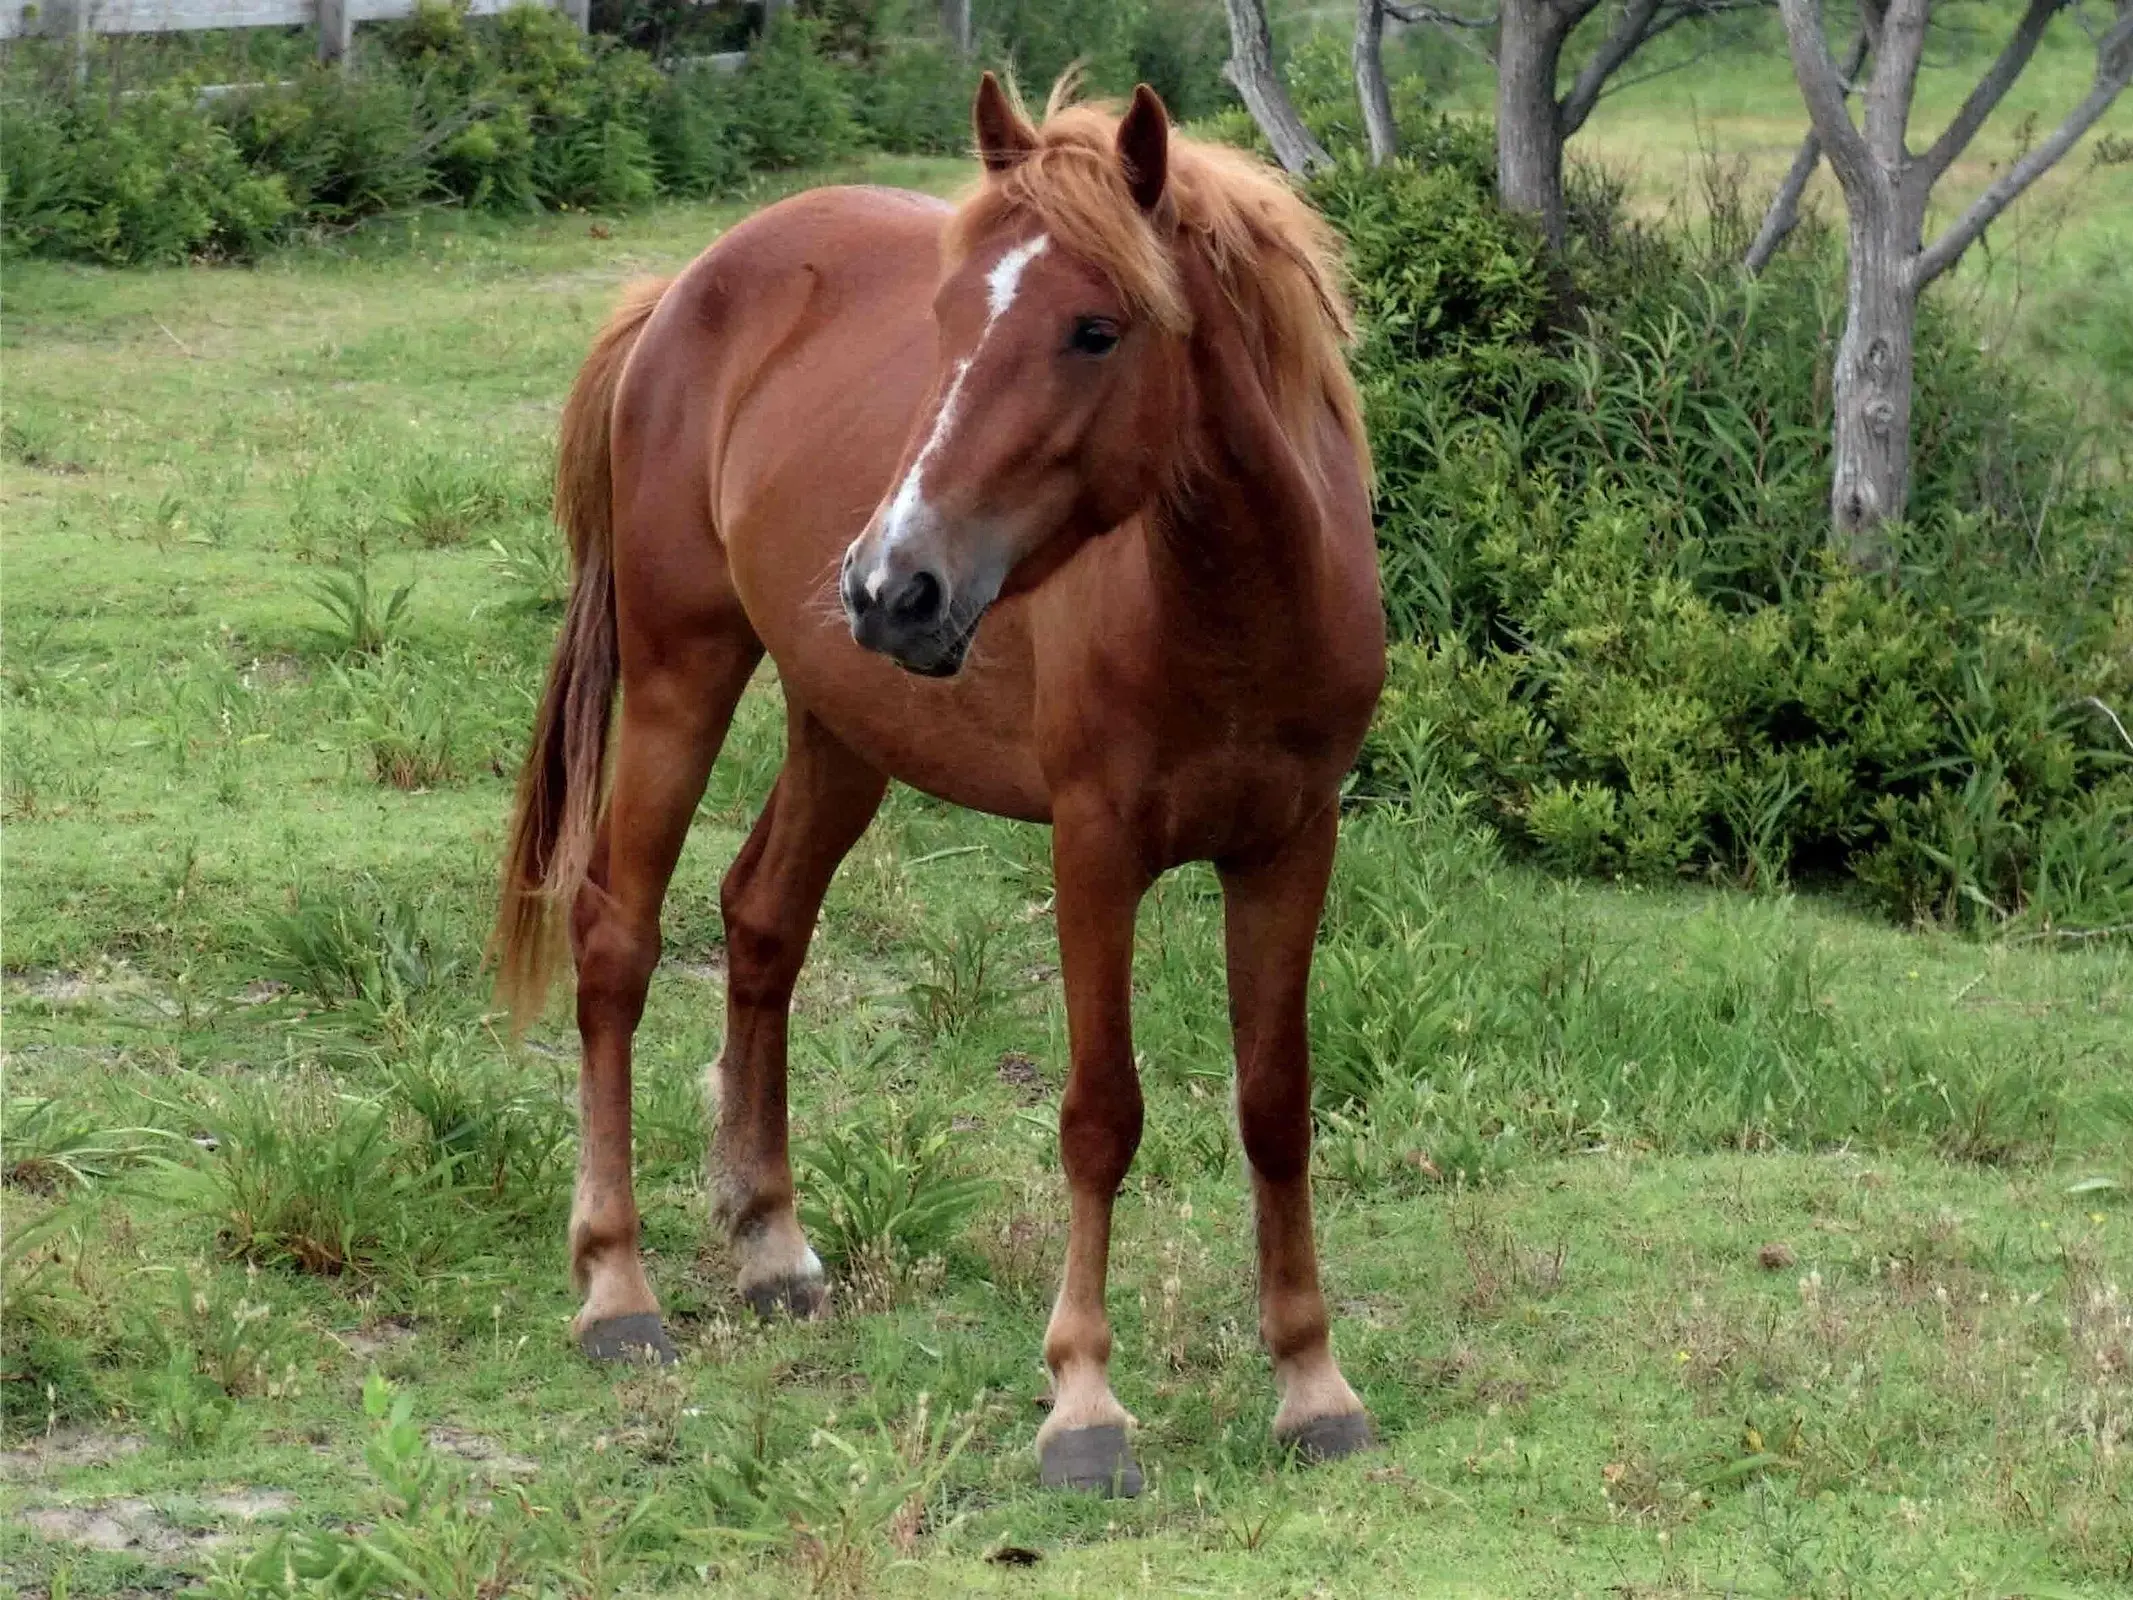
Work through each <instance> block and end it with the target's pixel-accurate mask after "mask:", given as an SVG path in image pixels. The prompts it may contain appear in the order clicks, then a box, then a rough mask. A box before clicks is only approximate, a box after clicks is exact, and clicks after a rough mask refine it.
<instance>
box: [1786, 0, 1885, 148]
mask: <svg viewBox="0 0 2133 1600" xmlns="http://www.w3.org/2000/svg"><path fill="white" fill-rule="evenodd" d="M1778 10H1779V11H1780V12H1781V13H1783V15H1784V18H1785V42H1786V44H1787V45H1788V46H1789V47H1790V49H1791V52H1792V72H1793V76H1794V77H1796V78H1797V79H1799V82H1800V97H1801V98H1802V99H1803V100H1805V101H1806V102H1807V118H1808V121H1809V122H1810V123H1811V124H1812V125H1813V127H1814V131H1815V137H1816V139H1817V140H1818V141H1819V142H1820V144H1821V146H1822V148H1823V149H1824V150H1825V151H1827V152H1828V153H1829V164H1830V166H1831V167H1832V168H1834V169H1835V171H1836V174H1837V178H1838V181H1839V182H1841V183H1842V184H1843V185H1844V187H1845V188H1846V189H1856V188H1861V187H1864V186H1866V185H1868V184H1870V183H1871V182H1872V181H1873V176H1874V162H1873V157H1872V155H1871V154H1870V153H1869V152H1868V150H1867V148H1866V140H1865V139H1864V138H1862V137H1861V136H1860V133H1859V130H1858V129H1857V128H1856V127H1854V126H1853V125H1852V114H1851V110H1850V108H1849V107H1847V106H1846V105H1845V103H1844V102H1845V87H1844V80H1843V79H1842V78H1840V77H1839V76H1838V75H1837V64H1836V62H1834V61H1832V60H1831V59H1830V57H1829V41H1828V40H1827V39H1825V38H1824V37H1823V36H1822V4H1821V0H1778Z"/></svg>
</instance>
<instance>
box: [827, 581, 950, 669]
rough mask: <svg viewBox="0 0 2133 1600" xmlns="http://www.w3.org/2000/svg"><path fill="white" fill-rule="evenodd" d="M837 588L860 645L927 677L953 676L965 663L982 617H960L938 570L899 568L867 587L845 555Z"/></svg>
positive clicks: (846, 617) (845, 613)
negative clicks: (872, 587) (872, 589)
mask: <svg viewBox="0 0 2133 1600" xmlns="http://www.w3.org/2000/svg"><path fill="white" fill-rule="evenodd" d="M838 590H839V593H840V595H841V596H842V598H843V600H844V615H845V620H846V621H847V622H848V623H850V624H851V629H852V639H853V641H854V642H855V643H856V644H858V645H859V647H860V648H861V649H864V650H872V651H874V652H875V653H876V654H878V655H885V656H887V657H888V658H889V659H890V660H891V661H894V662H895V663H896V664H897V665H898V666H900V667H902V668H904V669H905V670H906V671H907V672H913V673H916V674H918V675H919V676H920V677H923V678H952V677H954V676H955V674H956V673H957V672H959V671H960V670H961V669H962V666H963V658H964V657H965V656H966V655H968V654H969V653H970V640H971V637H972V635H974V634H975V633H976V632H977V624H978V619H977V617H975V616H972V617H970V618H969V619H968V620H967V622H959V621H958V619H957V618H956V615H955V612H956V608H955V607H954V606H952V605H951V604H950V603H949V598H948V589H947V586H946V585H945V584H943V583H942V582H941V580H940V578H939V577H938V576H936V575H935V574H934V573H932V572H930V571H927V570H926V569H925V568H923V567H921V568H918V569H916V570H914V571H911V572H907V573H902V574H898V575H896V576H895V577H893V578H891V579H890V580H889V581H888V582H887V583H884V584H882V585H881V586H880V588H879V589H878V590H877V591H876V592H874V593H869V592H868V590H867V587H866V585H865V584H863V583H862V582H861V581H860V579H859V575H858V573H857V572H856V571H854V570H853V565H852V563H851V562H850V561H847V562H846V564H845V570H844V576H843V581H842V582H841V583H840V584H839V585H838Z"/></svg>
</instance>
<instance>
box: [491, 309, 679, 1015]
mask: <svg viewBox="0 0 2133 1600" xmlns="http://www.w3.org/2000/svg"><path fill="white" fill-rule="evenodd" d="M668 281H669V280H667V279H661V278H647V279H643V280H640V281H639V282H636V283H633V284H631V285H630V286H629V287H628V288H627V289H626V290H624V291H623V298H622V304H621V305H620V306H619V307H617V308H616V311H615V314H614V315H613V316H612V317H610V318H609V319H608V322H607V326H606V327H604V328H602V329H601V330H600V334H599V337H598V338H596V339H595V340H594V341H593V347H592V353H591V354H590V355H588V356H587V357H586V358H585V365H584V367H583V368H582V369H580V371H579V373H578V381H577V382H576V383H574V384H572V385H571V389H570V398H569V399H568V400H566V401H565V402H564V404H563V425H562V431H561V437H560V439H559V441H558V447H557V452H556V469H555V518H556V521H557V522H558V523H559V524H560V525H561V526H562V528H563V531H564V532H565V533H566V534H567V535H568V536H569V539H570V564H571V584H570V605H569V608H568V610H567V611H566V612H565V613H564V616H563V628H562V632H561V634H560V635H559V637H558V638H557V640H556V647H555V657H554V659H553V660H552V661H551V662H550V663H549V667H548V687H547V690H546V692H544V693H543V694H542V696H541V709H540V715H539V716H538V717H537V718H536V719H535V720H534V725H533V742H532V743H531V745H529V746H528V747H527V750H526V765H525V767H524V769H523V770H522V771H521V772H520V773H519V780H518V803H517V806H516V808H515V809H514V810H513V812H512V816H511V839H510V843H509V844H507V845H506V846H505V848H504V870H503V891H502V898H501V903H500V904H499V906H498V907H497V912H496V930H495V932H494V933H492V934H491V935H490V936H489V959H490V960H491V961H493V962H495V964H496V969H497V972H496V993H497V998H498V999H500V1000H501V1001H502V1002H503V1003H504V1004H505V1005H506V1006H507V1007H508V1008H509V1009H510V1012H511V1021H512V1026H513V1027H514V1028H515V1029H516V1028H523V1027H524V1026H525V1025H526V1023H527V1022H529V1021H530V1020H532V1018H533V1017H535V1016H537V1015H538V1014H539V1012H540V1009H541V1006H542V1004H543V1003H544V1002H545V1001H546V999H547V998H548V985H549V982H550V980H551V979H552V978H553V977H554V975H555V968H556V963H557V959H558V958H559V956H560V955H561V953H562V944H563V940H562V937H561V935H562V932H563V927H564V924H565V920H566V919H567V918H568V916H569V914H570V907H571V904H572V903H573V902H574V901H575V900H576V899H577V894H578V889H579V887H580V886H581V885H582V884H583V883H584V882H585V875H586V872H587V870H588V868H589V867H590V865H591V862H592V848H593V838H594V835H595V833H596V831H597V829H598V826H599V818H600V801H601V787H602V778H603V776H604V773H605V770H606V765H607V735H608V726H609V723H610V721H611V720H612V718H613V715H614V704H615V684H616V680H617V679H618V678H619V676H620V674H621V661H620V657H619V655H618V654H617V651H616V645H615V567H614V535H615V526H614V481H613V466H612V462H611V460H610V455H609V447H610V444H611V440H612V434H613V417H614V409H615V391H616V389H617V388H618V387H620V385H621V382H622V369H623V367H624V366H625V365H626V364H627V363H628V361H629V355H630V351H631V349H632V348H633V347H634V346H635V345H636V343H637V335H638V334H639V333H640V332H642V331H643V329H644V325H645V323H646V321H647V320H649V319H650V317H651V315H652V311H653V309H654V308H655V307H656V306H657V305H658V304H659V298H660V296H661V295H663V294H664V293H666V288H667V283H668Z"/></svg>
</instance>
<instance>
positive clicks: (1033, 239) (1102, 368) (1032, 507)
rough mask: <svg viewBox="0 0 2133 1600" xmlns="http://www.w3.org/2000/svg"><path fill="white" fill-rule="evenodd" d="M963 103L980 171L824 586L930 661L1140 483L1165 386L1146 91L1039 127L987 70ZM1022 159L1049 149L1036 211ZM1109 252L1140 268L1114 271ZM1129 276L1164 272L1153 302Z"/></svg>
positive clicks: (933, 667) (1161, 466)
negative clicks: (1090, 133)
mask: <svg viewBox="0 0 2133 1600" xmlns="http://www.w3.org/2000/svg"><path fill="white" fill-rule="evenodd" d="M1076 114H1077V115H1084V116H1093V115H1094V113H1076ZM973 120H974V122H975V124H976V129H977V142H978V151H979V154H980V155H981V156H982V157H983V158H984V163H985V171H986V179H985V183H984V187H983V188H982V189H981V190H980V191H979V192H978V193H977V194H976V195H975V196H973V197H972V198H971V200H969V201H968V202H966V203H965V205H964V206H963V208H962V209H961V210H960V211H959V212H958V213H957V216H956V219H955V221H954V223H953V224H951V227H950V231H949V246H948V251H947V260H948V267H947V271H946V274H945V276H944V277H943V278H942V280H941V285H940V288H939V291H938V292H937V293H936V295H935V296H934V303H933V312H934V319H935V322H936V324H937V326H938V332H939V343H940V366H939V371H938V375H937V376H936V378H935V381H934V387H933V393H932V398H931V400H930V402H929V403H928V404H927V405H926V406H925V408H924V409H923V410H922V411H921V412H920V414H919V417H918V421H917V424H916V425H915V426H914V428H913V429H912V432H911V437H910V439H909V440H908V441H907V442H906V443H905V445H904V453H903V459H902V462H901V464H900V465H899V467H898V470H897V474H896V477H895V480H894V482H893V485H892V487H891V488H890V490H889V492H888V494H887V496H886V497H885V498H884V499H883V500H882V502H881V504H880V505H879V506H878V507H877V508H876V509H875V512H874V515H873V516H872V517H871V518H870V519H869V520H868V522H867V526H866V529H865V531H864V532H862V533H861V534H860V535H859V537H858V538H857V539H855V540H853V541H852V544H851V547H850V548H849V549H848V550H847V551H846V552H845V557H844V569H843V576H842V579H841V582H840V586H839V587H840V591H841V594H842V596H843V600H844V608H845V614H846V617H847V618H848V620H849V621H850V623H851V627H852V637H853V638H855V639H856V640H858V642H859V643H860V644H862V645H864V646H866V647H867V648H868V649H870V650H878V651H880V652H882V653H883V654H885V655H888V656H891V657H893V658H894V659H895V660H897V661H898V662H900V663H901V664H902V665H904V666H905V667H908V668H910V669H911V670H912V671H914V672H919V673H924V674H927V675H929V676H936V677H941V676H946V675H948V674H951V673H953V672H955V671H956V670H957V669H958V668H959V667H961V665H962V663H963V656H964V653H965V651H966V650H967V649H968V648H969V644H970V640H971V637H972V635H973V634H975V632H976V631H977V626H978V622H979V619H980V618H982V617H983V616H984V614H985V612H986V609H987V608H988V607H989V606H991V605H992V603H993V601H994V600H996V599H997V598H999V596H1000V595H1001V594H1002V593H1003V592H1008V591H1011V590H1013V589H1019V588H1027V587H1029V586H1030V585H1032V584H1034V583H1036V582H1037V581H1039V580H1040V579H1041V578H1042V577H1043V576H1044V575H1045V574H1046V573H1048V572H1050V571H1052V570H1054V569H1055V568H1056V567H1057V566H1058V565H1059V564H1060V562H1062V561H1063V560H1065V558H1066V557H1067V556H1068V555H1069V554H1070V553H1071V552H1072V551H1073V549H1074V548H1075V547H1076V546H1077V545H1078V544H1079V543H1080V542H1081V541H1083V540H1085V539H1087V538H1090V537H1092V536H1093V535H1096V534H1099V533H1102V532H1104V531H1105V530H1106V529H1109V528H1113V527H1116V526H1117V525H1118V524H1119V523H1121V522H1123V521H1125V520H1126V519H1127V518H1128V517H1130V516H1132V515H1133V513H1134V512H1135V511H1137V510H1139V509H1140V508H1141V507H1142V506H1144V505H1146V504H1147V503H1148V501H1149V500H1150V499H1151V498H1152V497H1153V496H1154V495H1155V494H1156V493H1157V492H1158V490H1159V489H1160V487H1161V484H1162V480H1163V478H1164V476H1165V474H1166V473H1167V472H1168V471H1169V468H1170V464H1171V462H1172V461H1173V460H1174V459H1175V454H1176V452H1175V449H1174V448H1173V445H1174V443H1175V441H1176V436H1177V431H1178V426H1179V417H1178V410H1179V407H1180V404H1181V402H1182V400H1183V384H1184V375H1183V361H1182V355H1181V351H1182V347H1183V346H1182V339H1181V338H1180V334H1181V332H1182V323H1183V321H1184V318H1183V314H1182V307H1181V306H1180V305H1179V304H1177V302H1176V296H1175V291H1174V277H1173V275H1172V274H1171V273H1170V272H1169V271H1168V269H1167V252H1166V251H1165V247H1164V245H1163V244H1162V242H1161V238H1160V235H1159V232H1158V227H1159V223H1158V219H1159V218H1160V217H1162V216H1163V214H1164V212H1163V199H1164V179H1165V174H1166V170H1167V166H1168V157H1169V148H1170V131H1169V121H1168V118H1167V117H1166V115H1165V113H1164V110H1163V104H1162V102H1161V101H1160V100H1159V99H1157V98H1156V95H1155V92H1154V91H1153V90H1151V89H1149V88H1147V87H1145V86H1143V87H1142V88H1140V89H1139V90H1137V91H1136V92H1135V94H1134V97H1133V104H1132V106H1131V107H1130V108H1129V109H1128V110H1127V112H1126V114H1125V116H1124V117H1123V118H1122V119H1120V121H1119V122H1118V124H1117V130H1116V133H1115V136H1113V137H1112V138H1111V139H1110V140H1108V141H1106V142H1105V143H1104V144H1102V145H1098V144H1096V143H1094V142H1092V141H1091V140H1090V139H1088V138H1082V139H1078V140H1076V141H1074V142H1073V143H1072V144H1052V143H1049V142H1047V143H1045V144H1044V145H1043V146H1042V147H1040V136H1039V134H1038V132H1037V130H1036V129H1034V128H1032V127H1031V125H1030V124H1029V123H1028V122H1027V121H1025V120H1024V119H1023V117H1022V116H1021V114H1020V113H1019V112H1018V111H1017V110H1016V109H1015V107H1014V106H1013V105H1012V104H1011V103H1010V101H1009V99H1008V97H1007V95H1006V94H1005V93H1004V92H1003V91H1002V90H1001V88H1000V85H999V84H998V82H997V81H996V80H995V79H994V78H993V77H992V75H991V74H990V73H988V74H986V76H985V79H984V81H983V83H982V84H981V85H980V86H979V89H978V96H977V104H976V106H975V109H974V112H973ZM1047 129H1048V132H1049V130H1050V124H1047ZM1025 163H1029V164H1031V165H1032V167H1034V166H1036V165H1037V164H1039V163H1049V164H1050V166H1051V168H1052V169H1053V170H1052V171H1050V173H1049V174H1048V177H1047V180H1046V186H1045V192H1046V193H1047V195H1049V196H1050V201H1051V203H1050V206H1049V207H1048V208H1047V209H1049V212H1050V214H1049V215H1047V214H1046V209H1040V208H1039V207H1036V206H1033V205H1030V204H1027V203H1024V200H1023V193H1024V191H1025V190H1026V188H1027V183H1026V180H1027V179H1028V178H1029V176H1030V175H1029V174H1025V173H1023V172H1022V171H1021V169H1022V168H1023V166H1024V164H1025ZM1062 195H1064V196H1065V197H1066V199H1065V201H1064V202H1062V201H1061V199H1060V196H1062ZM1062 204H1063V205H1064V211H1063V212H1062V209H1061V207H1062ZM1121 259H1123V260H1126V261H1128V262H1129V264H1130V265H1131V266H1138V267H1140V268H1141V270H1140V271H1139V272H1138V273H1135V272H1132V271H1130V270H1129V271H1127V272H1126V273H1124V274H1123V275H1122V274H1121V272H1120V270H1119V268H1118V262H1119V261H1120V260H1121ZM1100 262H1101V263H1102V264H1099V263H1100ZM1122 276H1124V277H1125V278H1126V279H1127V280H1128V281H1127V282H1124V283H1122V282H1121V277H1122ZM1135 277H1140V278H1145V279H1147V280H1148V281H1151V282H1161V283H1164V284H1170V285H1172V286H1173V292H1172V294H1171V296H1170V297H1169V299H1168V301H1167V303H1157V304H1153V305H1151V304H1150V303H1148V297H1147V296H1146V295H1145V294H1136V293H1134V292H1133V289H1132V284H1131V280H1132V279H1133V278H1135Z"/></svg>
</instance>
